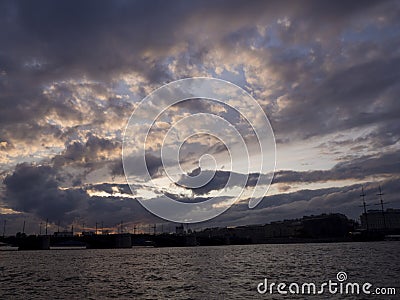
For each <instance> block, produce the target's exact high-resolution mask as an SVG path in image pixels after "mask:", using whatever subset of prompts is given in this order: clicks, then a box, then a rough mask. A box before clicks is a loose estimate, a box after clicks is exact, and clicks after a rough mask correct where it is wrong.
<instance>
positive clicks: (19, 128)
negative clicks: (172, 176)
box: [0, 0, 400, 233]
mask: <svg viewBox="0 0 400 300" xmlns="http://www.w3.org/2000/svg"><path fill="white" fill-rule="evenodd" d="M0 41H1V42H0V172H1V173H0V176H1V182H2V183H1V185H0V220H1V221H3V220H7V230H8V231H9V232H10V233H13V232H15V231H18V230H21V227H22V222H23V220H26V222H27V231H29V232H37V231H38V230H39V229H38V228H39V225H38V224H39V223H40V222H43V221H44V220H46V219H47V218H48V219H49V222H50V223H51V224H52V225H51V226H52V228H53V229H54V228H56V226H55V224H56V223H57V222H58V221H59V222H60V223H61V225H62V226H70V225H71V224H74V226H75V228H77V230H78V231H79V230H81V229H82V228H81V227H82V224H83V223H85V224H86V226H87V227H94V226H95V223H96V222H99V223H100V222H103V223H104V224H105V225H104V226H105V227H110V228H111V227H113V226H115V224H117V223H118V222H120V221H121V220H122V221H124V223H125V226H126V227H127V228H132V227H133V224H150V223H151V224H152V223H159V224H161V223H163V221H162V220H161V219H158V218H156V217H154V216H153V215H151V214H150V213H148V212H147V211H146V210H145V209H144V208H142V207H141V205H140V204H139V203H138V201H137V200H136V199H138V198H141V199H153V198H154V199H156V198H157V197H159V196H160V194H161V193H163V192H164V193H168V194H169V195H170V196H171V197H173V198H175V199H178V200H179V201H200V200H207V199H208V198H210V197H212V196H214V195H216V194H218V192H219V191H220V190H222V191H223V193H222V194H221V193H220V195H222V196H221V197H227V198H229V197H230V196H231V193H232V192H234V190H235V187H229V188H224V185H225V182H226V180H227V177H229V175H230V174H229V172H228V171H227V170H225V169H223V168H222V167H221V168H220V169H219V170H218V171H217V173H216V175H215V177H214V179H213V180H212V182H211V183H210V184H209V185H207V186H205V187H204V188H201V189H196V190H185V189H183V188H179V187H176V188H175V189H174V188H171V186H170V185H167V184H166V185H165V188H162V187H161V188H160V189H154V188H150V187H149V186H148V185H146V182H140V181H138V182H137V184H136V185H135V186H134V187H135V188H134V191H133V192H132V191H131V190H130V189H129V187H128V186H127V184H126V181H125V177H124V176H123V171H122V164H121V146H122V137H123V132H124V128H125V126H126V124H127V122H128V119H129V116H130V115H131V113H132V112H133V110H134V109H135V108H136V107H137V105H138V103H139V102H140V101H141V100H142V99H143V98H144V97H145V96H146V95H148V94H149V93H150V92H152V91H153V90H155V89H156V88H159V87H160V86H162V85H163V84H165V83H169V82H171V81H174V80H177V79H182V78H187V77H193V76H205V77H215V78H220V79H225V80H229V81H231V82H233V83H235V84H237V85H238V86H240V87H242V88H244V89H245V90H246V91H247V92H248V93H250V94H251V95H252V96H253V97H254V98H255V99H256V100H257V101H258V102H259V104H260V105H261V107H262V108H263V109H264V111H265V113H266V114H267V116H268V118H269V120H270V122H271V125H272V127H273V130H274V133H275V138H276V142H277V145H276V146H277V168H276V173H275V177H274V180H273V184H272V186H271V188H270V190H269V192H268V194H267V196H266V197H265V198H264V199H263V201H262V203H261V204H260V205H259V206H257V208H255V209H253V210H249V209H248V207H247V203H248V200H247V199H242V200H241V201H239V202H238V203H237V205H235V206H234V207H232V208H231V209H230V210H228V211H227V212H226V213H224V214H223V215H221V216H219V217H217V218H216V219H214V220H212V221H209V222H207V223H205V224H201V226H227V225H229V226H234V225H242V224H255V223H266V222H270V221H273V220H280V219H284V218H295V217H300V216H302V215H309V214H319V213H323V212H326V213H329V212H340V213H345V214H346V215H347V216H349V217H351V218H355V219H356V218H358V216H359V214H360V212H361V210H362V209H361V208H360V207H359V205H360V204H361V199H360V197H359V195H360V192H361V185H363V186H364V190H365V192H366V194H367V196H366V201H367V202H368V203H369V204H371V205H374V204H376V203H378V197H377V196H376V193H377V189H378V186H379V184H380V185H381V186H382V188H383V191H384V193H385V195H384V199H385V201H386V202H389V204H387V207H394V208H399V207H400V199H399V196H398V195H399V191H400V189H399V178H400V153H399V149H400V142H399V138H400V101H399V100H400V99H399V97H400V4H399V2H398V1H302V2H299V1H245V0H242V1H152V0H151V1H119V0H117V1H25V2H22V1H1V2H0ZM199 112H208V113H210V112H212V113H216V114H218V115H220V116H225V117H226V119H227V120H228V121H230V122H232V123H234V124H235V122H236V124H239V123H240V122H241V121H240V117H238V116H235V114H234V113H232V112H229V110H228V109H227V108H226V107H223V106H221V105H219V106H218V105H217V104H215V103H214V102H212V101H205V100H199V99H192V100H189V101H187V102H186V103H182V104H181V106H180V107H172V108H170V109H169V111H167V112H166V115H165V116H164V118H161V119H160V120H158V121H159V122H158V124H157V126H156V128H155V130H154V132H153V136H152V140H151V141H150V142H151V146H150V150H152V151H153V152H150V153H149V154H148V155H147V157H146V158H147V163H148V166H149V169H150V173H151V174H152V175H154V176H155V177H156V178H157V180H159V181H160V182H163V180H164V179H163V172H162V168H160V166H161V161H160V158H159V157H158V156H157V155H156V153H157V150H159V149H158V147H159V144H160V143H159V141H160V140H162V134H165V133H166V130H167V128H168V127H169V126H171V124H172V123H174V122H176V121H178V120H179V119H180V118H182V116H187V115H190V114H193V113H199ZM196 151H197V152H196ZM204 153H209V154H215V155H218V153H220V154H221V153H226V149H225V148H224V146H223V145H222V144H221V142H220V141H219V140H217V139H213V138H210V137H208V138H207V137H205V136H197V137H193V138H192V140H190V141H188V142H187V143H186V145H185V147H183V150H182V156H183V157H181V158H182V161H185V162H193V161H196V159H198V158H199V154H200V155H201V154H204ZM221 155H222V154H221ZM134 159H135V158H134V157H132V160H134ZM190 165H191V164H190V163H187V164H186V166H190ZM191 166H194V164H192V165H191ZM186 171H187V172H196V171H197V170H196V169H195V168H190V167H188V169H187V170H186ZM234 175H235V176H241V174H234ZM257 176H258V175H257V174H251V175H250V180H249V182H248V188H251V186H252V182H254V179H255V178H257ZM370 208H378V207H377V206H375V207H374V206H371V207H370ZM143 226H145V225H143ZM171 228H172V225H171Z"/></svg>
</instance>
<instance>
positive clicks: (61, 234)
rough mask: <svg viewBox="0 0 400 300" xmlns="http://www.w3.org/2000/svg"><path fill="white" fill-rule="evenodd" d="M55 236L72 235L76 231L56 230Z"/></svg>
mask: <svg viewBox="0 0 400 300" xmlns="http://www.w3.org/2000/svg"><path fill="white" fill-rule="evenodd" d="M54 236H55V237H72V236H74V233H73V232H72V231H57V232H54Z"/></svg>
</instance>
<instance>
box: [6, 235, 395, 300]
mask: <svg viewBox="0 0 400 300" xmlns="http://www.w3.org/2000/svg"><path fill="white" fill-rule="evenodd" d="M399 255H400V242H380V243H339V244H294V245H246V246H221V247H191V248H132V249H112V250H85V249H82V250H50V251H0V299H110V298H119V299H167V298H169V299H292V298H296V299H310V298H313V299H332V298H335V297H333V296H332V295H330V294H328V293H326V294H324V295H319V296H318V295H317V296H312V297H311V296H297V297H294V296H293V295H288V296H286V297H285V296H283V295H277V294H274V295H270V294H264V295H260V294H258V293H257V284H258V283H259V282H261V281H263V280H264V278H267V279H268V281H270V282H272V281H274V282H289V283H290V282H298V283H304V282H316V283H322V282H325V281H328V280H330V279H331V280H336V274H337V273H338V272H340V271H344V272H346V273H347V276H348V280H347V282H349V281H351V282H360V283H362V282H370V283H372V284H373V285H374V286H379V287H396V288H397V294H398V295H397V296H380V297H375V298H374V297H368V299H400V256H399ZM342 298H344V295H341V296H340V295H336V299H342ZM345 299H362V297H361V296H358V297H354V296H352V297H349V296H346V297H345ZM364 299H365V297H364Z"/></svg>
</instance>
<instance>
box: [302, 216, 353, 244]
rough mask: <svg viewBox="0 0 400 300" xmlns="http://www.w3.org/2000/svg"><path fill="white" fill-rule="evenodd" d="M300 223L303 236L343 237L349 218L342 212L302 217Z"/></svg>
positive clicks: (345, 233)
mask: <svg viewBox="0 0 400 300" xmlns="http://www.w3.org/2000/svg"><path fill="white" fill-rule="evenodd" d="M301 223H302V229H301V232H302V235H303V236H304V237H310V238H324V237H344V236H346V235H347V234H348V232H349V220H348V219H347V217H346V216H345V215H342V214H329V215H327V214H322V215H318V216H310V217H303V218H302V220H301Z"/></svg>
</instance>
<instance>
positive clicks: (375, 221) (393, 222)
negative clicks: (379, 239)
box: [360, 208, 400, 231]
mask: <svg viewBox="0 0 400 300" xmlns="http://www.w3.org/2000/svg"><path fill="white" fill-rule="evenodd" d="M360 219H361V227H362V228H363V229H367V228H368V229H369V230H372V231H373V230H400V209H392V208H388V209H386V211H384V212H382V210H378V209H376V210H375V209H374V210H368V212H367V214H366V215H365V213H363V214H362V215H361V216H360Z"/></svg>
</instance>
